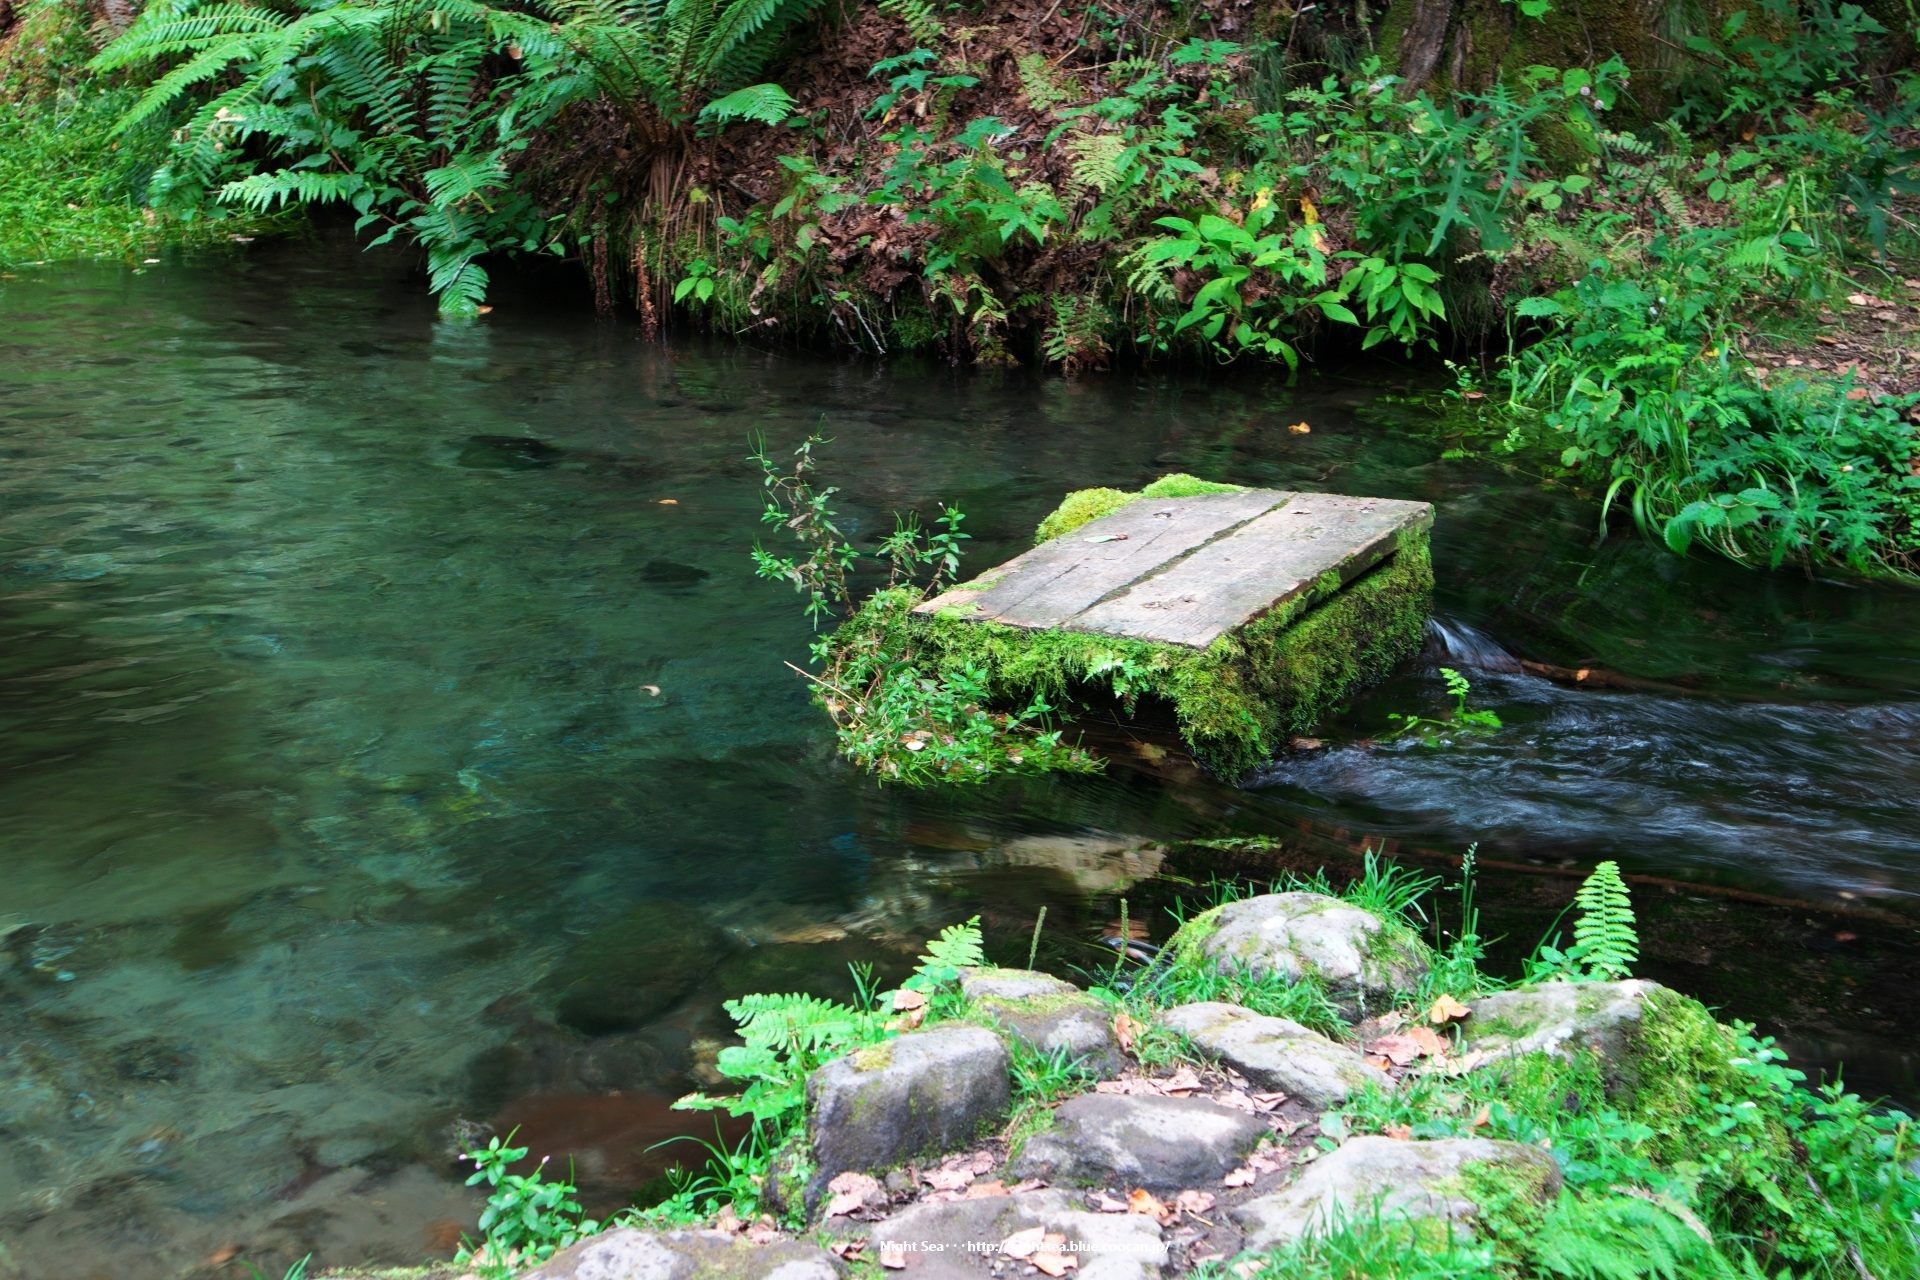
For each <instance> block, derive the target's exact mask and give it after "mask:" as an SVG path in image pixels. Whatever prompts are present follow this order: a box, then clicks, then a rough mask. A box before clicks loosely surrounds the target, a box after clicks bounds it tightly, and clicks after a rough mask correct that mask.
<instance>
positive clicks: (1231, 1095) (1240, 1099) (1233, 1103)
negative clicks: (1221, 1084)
mask: <svg viewBox="0 0 1920 1280" xmlns="http://www.w3.org/2000/svg"><path fill="white" fill-rule="evenodd" d="M1211 1101H1214V1102H1217V1103H1219V1104H1220V1105H1221V1106H1223V1107H1232V1108H1233V1109H1234V1110H1235V1111H1244V1112H1246V1113H1247V1114H1248V1115H1252V1114H1253V1113H1254V1112H1255V1111H1256V1110H1258V1108H1257V1107H1255V1106H1254V1105H1253V1099H1252V1098H1249V1097H1248V1096H1247V1095H1246V1094H1245V1093H1243V1092H1242V1091H1240V1090H1239V1089H1229V1090H1227V1091H1226V1092H1225V1093H1216V1094H1214V1095H1213V1097H1212V1099H1211Z"/></svg>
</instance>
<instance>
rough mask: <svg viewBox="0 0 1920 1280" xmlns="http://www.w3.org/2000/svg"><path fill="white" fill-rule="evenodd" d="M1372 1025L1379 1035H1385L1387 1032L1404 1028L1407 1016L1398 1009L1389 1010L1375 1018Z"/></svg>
mask: <svg viewBox="0 0 1920 1280" xmlns="http://www.w3.org/2000/svg"><path fill="white" fill-rule="evenodd" d="M1373 1025H1374V1026H1375V1027H1376V1028H1378V1030H1379V1033H1380V1034H1381V1035H1385V1034H1387V1032H1389V1031H1398V1030H1399V1029H1400V1028H1402V1027H1404V1026H1406V1025H1407V1015H1406V1014H1404V1013H1402V1012H1400V1011H1399V1010H1398V1009H1389V1010H1387V1011H1386V1012H1385V1013H1383V1014H1381V1015H1380V1016H1379V1017H1377V1018H1375V1019H1374V1020H1373Z"/></svg>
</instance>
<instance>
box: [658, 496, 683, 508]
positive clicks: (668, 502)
mask: <svg viewBox="0 0 1920 1280" xmlns="http://www.w3.org/2000/svg"><path fill="white" fill-rule="evenodd" d="M660 505H661V506H663V507H677V506H679V505H680V499H678V498H662V499H660Z"/></svg>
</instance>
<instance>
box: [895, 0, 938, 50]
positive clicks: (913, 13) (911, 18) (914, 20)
mask: <svg viewBox="0 0 1920 1280" xmlns="http://www.w3.org/2000/svg"><path fill="white" fill-rule="evenodd" d="M879 9H880V12H882V13H884V14H886V15H887V16H888V17H889V18H893V19H896V20H897V21H899V22H900V23H901V24H902V25H903V26H905V27H906V29H907V34H909V35H911V36H912V37H913V39H914V43H915V44H918V45H919V46H920V47H921V48H923V49H931V48H933V47H934V45H935V44H937V43H938V42H939V40H940V37H941V36H943V35H945V34H946V33H947V29H946V26H945V25H944V24H943V23H941V21H940V18H939V15H937V14H936V13H934V11H933V6H932V5H931V4H928V3H927V0H879Z"/></svg>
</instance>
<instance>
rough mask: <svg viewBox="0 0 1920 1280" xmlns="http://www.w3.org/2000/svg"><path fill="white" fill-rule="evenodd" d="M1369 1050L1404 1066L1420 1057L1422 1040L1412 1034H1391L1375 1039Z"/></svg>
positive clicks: (1397, 1065) (1368, 1047)
mask: <svg viewBox="0 0 1920 1280" xmlns="http://www.w3.org/2000/svg"><path fill="white" fill-rule="evenodd" d="M1429 1034H1431V1032H1429ZM1367 1052H1368V1053H1376V1054H1379V1055H1380V1056H1381V1057H1383V1058H1385V1059H1386V1060H1387V1061H1389V1062H1391V1063H1392V1064H1393V1065H1394V1066H1396V1067H1404V1066H1406V1065H1407V1064H1408V1063H1409V1062H1412V1061H1413V1060H1414V1059H1415V1058H1417V1057H1419V1056H1420V1054H1421V1052H1422V1050H1421V1048H1420V1042H1419V1041H1418V1040H1415V1039H1414V1038H1413V1037H1412V1036H1402V1035H1391V1036H1381V1037H1380V1038H1379V1039H1377V1040H1375V1041H1374V1042H1373V1043H1372V1044H1370V1045H1368V1046H1367Z"/></svg>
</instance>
